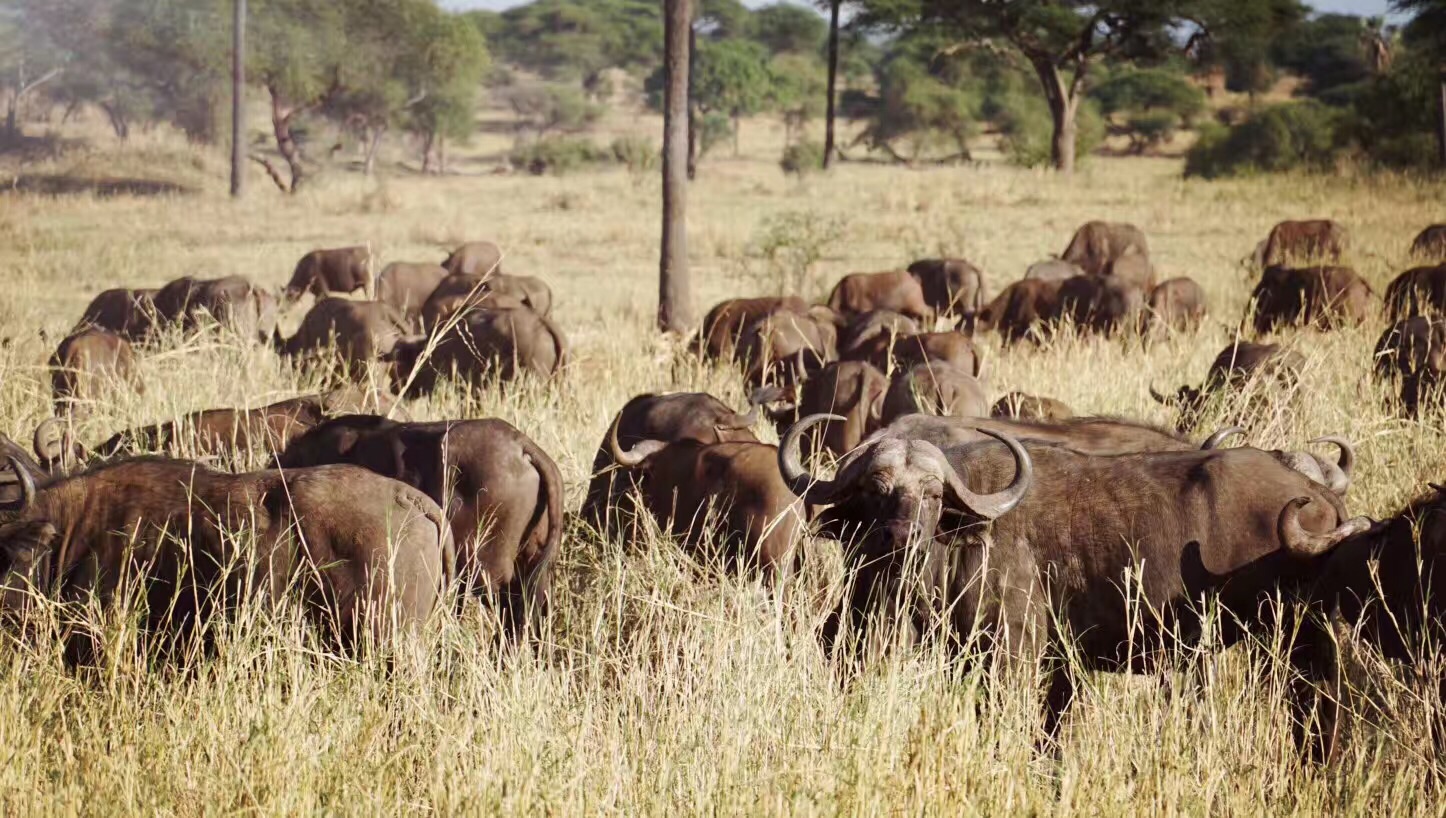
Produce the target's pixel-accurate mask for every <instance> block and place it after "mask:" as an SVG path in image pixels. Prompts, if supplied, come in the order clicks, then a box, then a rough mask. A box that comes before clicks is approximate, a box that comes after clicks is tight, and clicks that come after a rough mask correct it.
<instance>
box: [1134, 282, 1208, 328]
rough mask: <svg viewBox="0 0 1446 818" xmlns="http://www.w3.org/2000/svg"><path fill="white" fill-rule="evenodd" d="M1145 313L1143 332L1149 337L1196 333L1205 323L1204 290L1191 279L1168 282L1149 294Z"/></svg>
mask: <svg viewBox="0 0 1446 818" xmlns="http://www.w3.org/2000/svg"><path fill="white" fill-rule="evenodd" d="M1148 309H1149V314H1148V316H1147V317H1146V325H1145V332H1146V333H1148V334H1150V335H1154V336H1161V335H1164V334H1166V333H1169V332H1195V331H1196V330H1198V329H1199V328H1200V325H1201V324H1203V323H1204V322H1205V313H1206V300H1205V288H1203V287H1201V286H1200V285H1199V284H1198V283H1196V281H1195V280H1194V279H1193V278H1186V277H1184V276H1181V277H1179V278H1171V279H1167V280H1165V281H1162V282H1160V283H1159V284H1158V285H1157V286H1156V287H1155V289H1153V290H1151V291H1150V299H1149V304H1148Z"/></svg>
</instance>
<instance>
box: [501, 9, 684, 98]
mask: <svg viewBox="0 0 1446 818" xmlns="http://www.w3.org/2000/svg"><path fill="white" fill-rule="evenodd" d="M500 17H501V22H500V23H493V22H492V21H490V20H487V21H486V22H485V24H486V25H487V26H489V27H492V26H494V25H495V26H496V28H495V30H493V31H488V39H489V41H491V42H494V43H495V45H496V48H497V49H498V51H499V53H500V55H501V56H502V58H503V59H505V60H506V61H507V62H509V63H512V64H515V65H519V66H521V67H523V68H526V69H529V70H532V71H537V72H540V73H542V74H544V75H546V76H548V77H552V78H554V79H568V80H581V79H582V78H584V77H587V76H589V75H591V74H594V73H596V72H598V71H601V70H603V69H605V68H612V67H619V68H626V69H641V70H646V69H649V68H651V67H653V66H656V65H658V64H659V63H660V62H661V60H662V53H663V20H662V7H661V5H660V4H659V3H657V2H656V0H535V2H532V3H527V4H525V5H521V6H517V7H515V8H511V9H508V10H507V11H504V12H502V14H501V15H500Z"/></svg>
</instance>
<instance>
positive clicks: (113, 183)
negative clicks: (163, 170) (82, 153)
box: [0, 173, 196, 198]
mask: <svg viewBox="0 0 1446 818" xmlns="http://www.w3.org/2000/svg"><path fill="white" fill-rule="evenodd" d="M0 192H4V193H12V192H13V193H34V194H39V195H42V196H78V195H93V196H100V197H103V198H109V197H112V196H171V195H176V194H188V193H194V192H196V191H195V189H194V188H191V187H188V186H186V185H181V184H177V183H176V182H167V181H162V180H159V179H129V178H114V177H108V178H88V177H82V176H68V175H65V174H52V173H22V174H19V175H17V176H14V177H12V178H10V179H3V178H0Z"/></svg>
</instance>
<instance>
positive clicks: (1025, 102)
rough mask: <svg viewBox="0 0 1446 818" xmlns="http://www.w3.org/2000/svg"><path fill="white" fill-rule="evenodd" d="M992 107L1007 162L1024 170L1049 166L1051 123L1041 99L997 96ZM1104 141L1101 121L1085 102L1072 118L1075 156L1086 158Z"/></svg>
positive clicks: (1051, 137) (1096, 109)
mask: <svg viewBox="0 0 1446 818" xmlns="http://www.w3.org/2000/svg"><path fill="white" fill-rule="evenodd" d="M995 105H996V106H997V109H998V121H999V130H1000V132H1001V133H1002V134H1003V139H1002V140H1001V141H1000V147H1001V148H1003V150H1004V155H1005V156H1006V157H1008V158H1009V161H1010V162H1012V163H1014V164H1016V165H1019V166H1021V167H1028V168H1033V167H1042V166H1046V165H1049V164H1050V161H1051V145H1052V143H1053V141H1054V120H1053V119H1052V118H1051V117H1050V114H1049V106H1048V105H1047V104H1046V103H1045V101H1044V99H1043V98H1042V97H1040V96H1039V95H1037V94H1028V93H1011V94H1007V95H1004V96H1002V97H999V98H998V99H997V100H996V101H995ZM1104 138H1105V123H1104V118H1103V117H1102V116H1100V112H1099V109H1098V108H1097V107H1096V106H1095V105H1094V104H1093V103H1091V102H1089V101H1086V102H1085V103H1084V104H1082V105H1080V109H1079V113H1078V114H1076V116H1075V156H1076V157H1080V158H1083V157H1085V156H1088V155H1090V154H1091V153H1093V152H1094V149H1095V148H1097V147H1099V145H1100V143H1101V142H1103V141H1104Z"/></svg>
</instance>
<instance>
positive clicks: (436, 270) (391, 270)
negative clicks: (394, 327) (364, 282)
mask: <svg viewBox="0 0 1446 818" xmlns="http://www.w3.org/2000/svg"><path fill="white" fill-rule="evenodd" d="M448 275H449V273H448V272H447V270H446V268H445V267H441V266H439V265H436V264H413V263H410V262H405V261H394V262H392V263H391V264H388V265H387V266H386V267H384V268H383V269H382V272H381V274H380V275H378V276H377V300H378V301H380V302H382V303H383V304H386V305H388V306H390V307H391V308H392V309H394V310H396V311H398V312H400V313H402V314H403V315H405V316H407V320H408V321H410V322H411V323H412V325H413V326H414V327H419V326H420V323H419V322H420V320H421V317H422V305H423V304H425V303H427V299H428V298H431V297H432V293H434V292H436V290H437V285H439V284H441V283H442V279H444V278H446V277H447V276H448Z"/></svg>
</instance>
